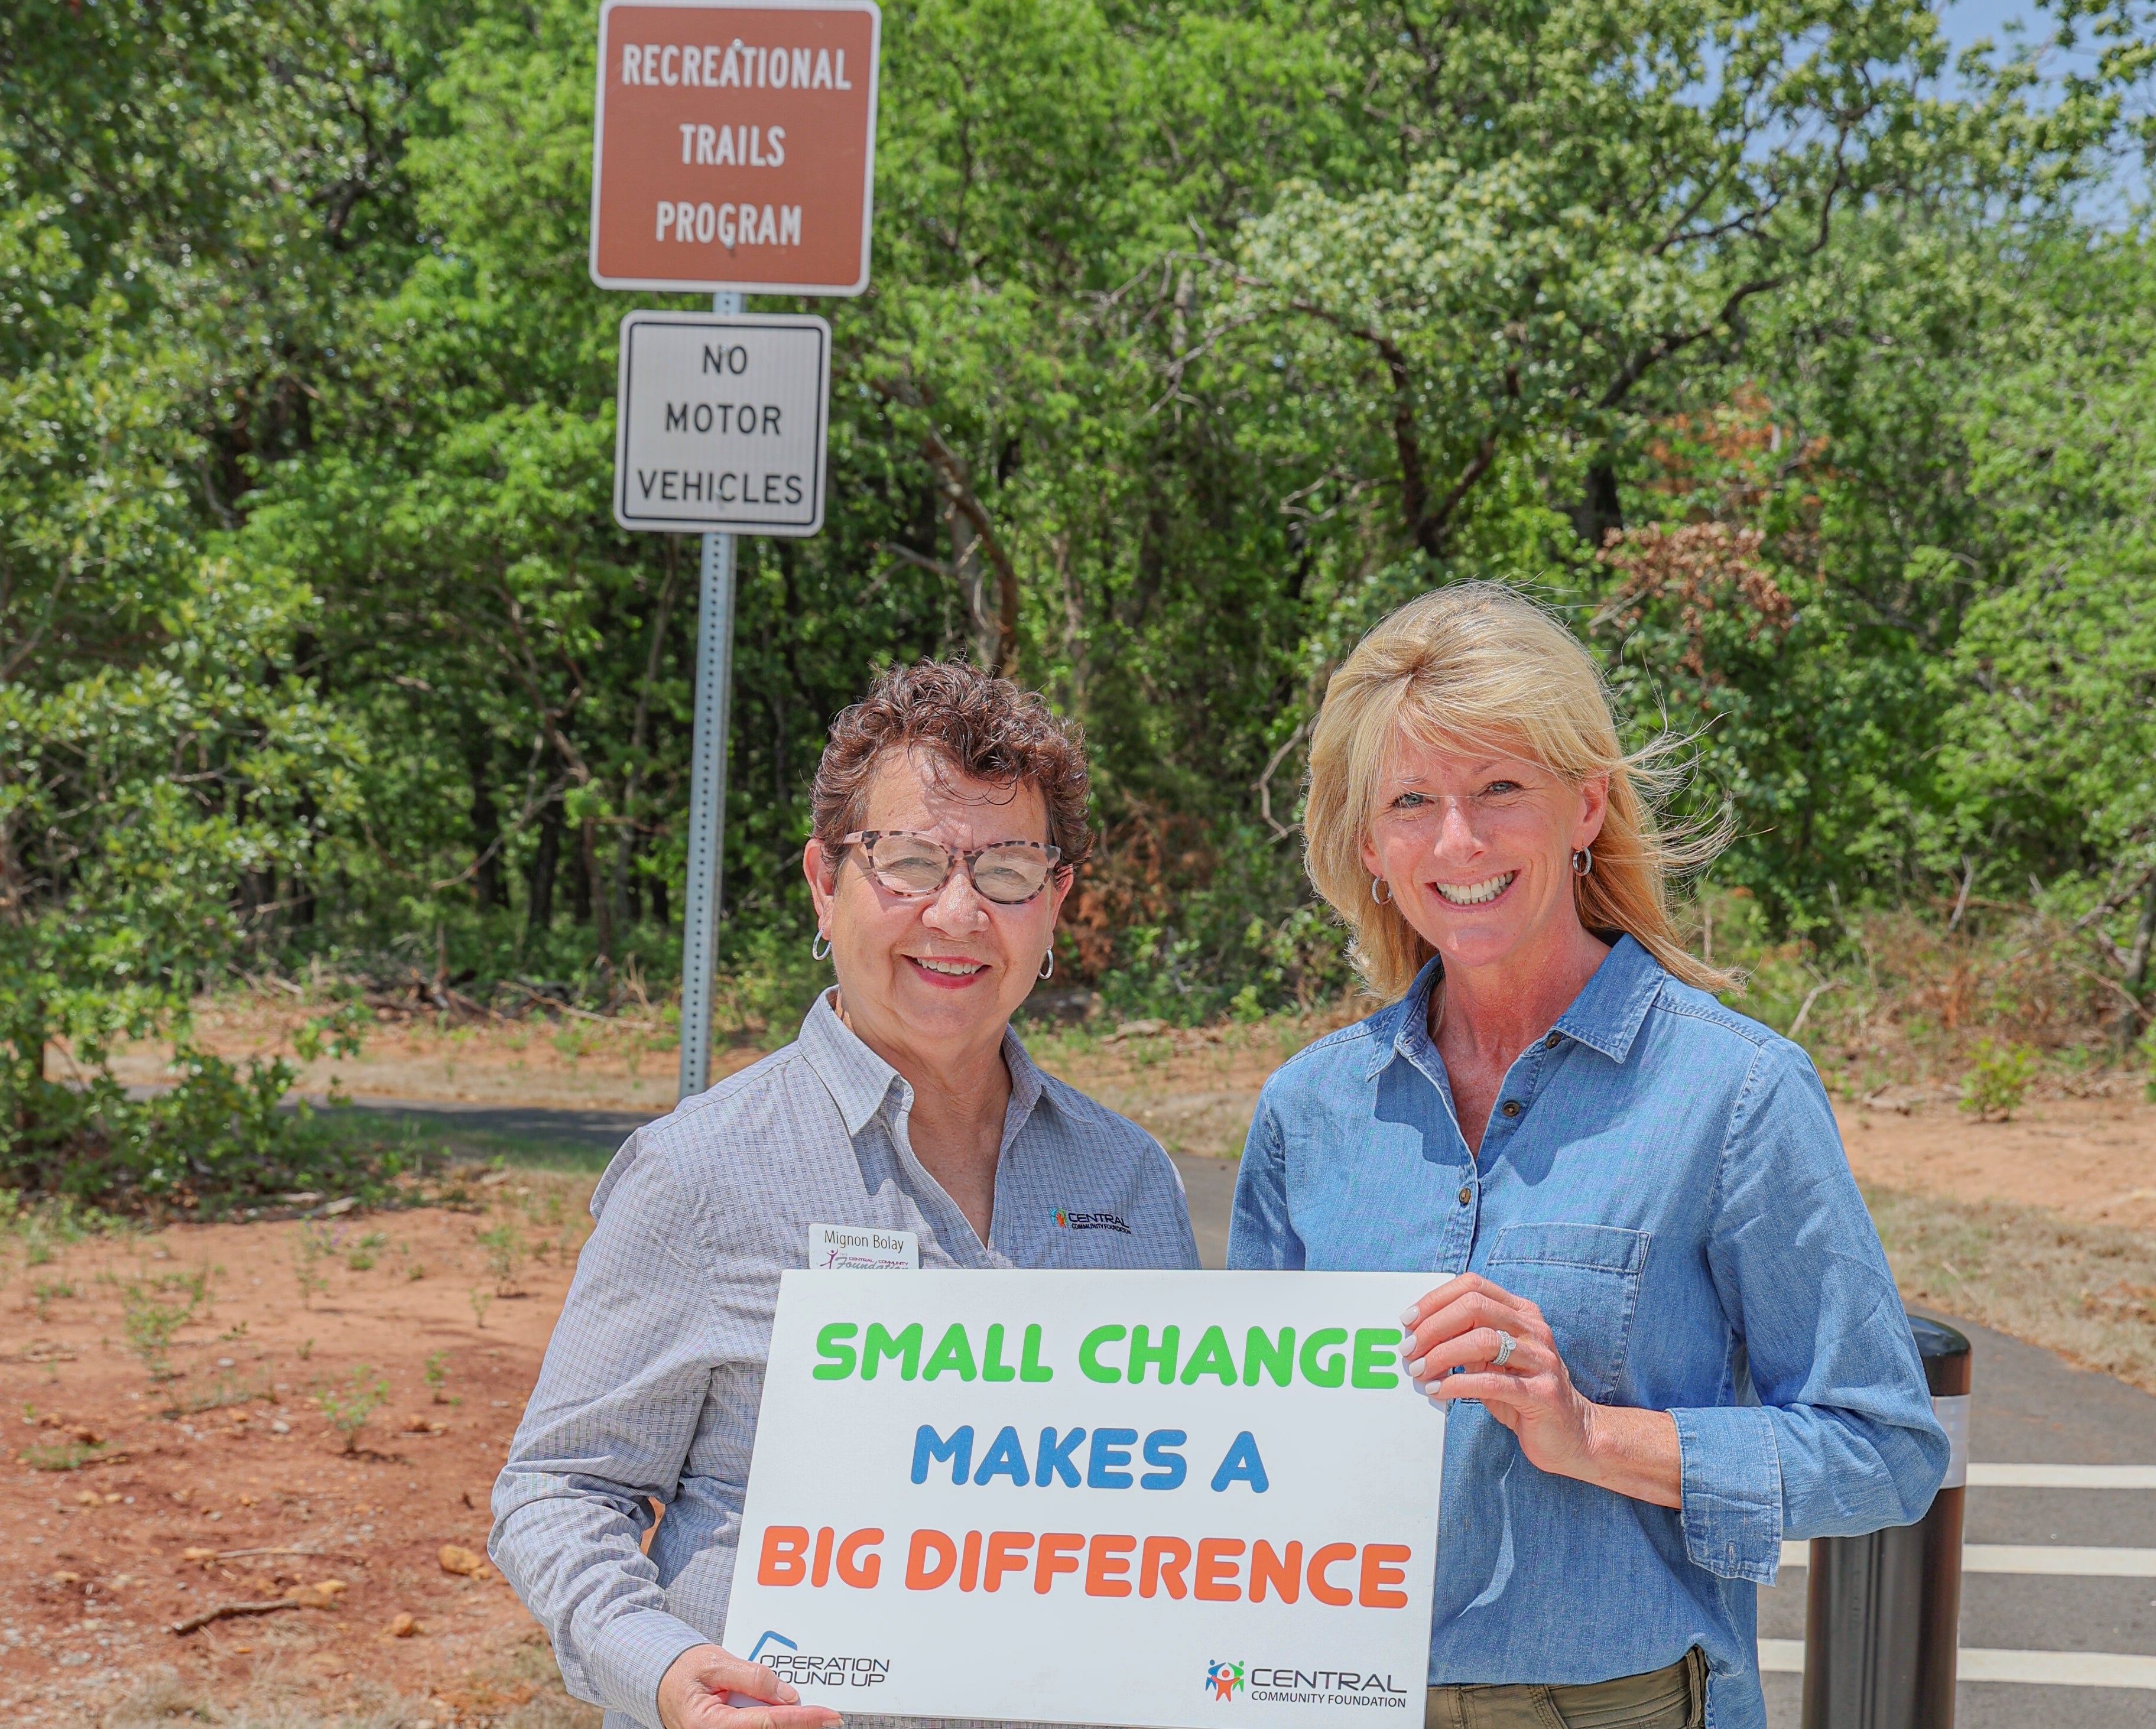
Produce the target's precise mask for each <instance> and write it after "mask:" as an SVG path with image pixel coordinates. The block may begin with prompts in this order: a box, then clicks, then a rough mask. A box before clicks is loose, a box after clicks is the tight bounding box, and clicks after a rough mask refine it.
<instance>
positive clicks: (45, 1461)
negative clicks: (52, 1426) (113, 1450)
mask: <svg viewBox="0 0 2156 1729" xmlns="http://www.w3.org/2000/svg"><path fill="white" fill-rule="evenodd" d="M109 1450H110V1444H108V1443H106V1442H104V1441H97V1442H95V1443H93V1442H88V1441H33V1442H32V1443H31V1444H30V1445H29V1446H28V1447H26V1448H24V1449H23V1453H22V1460H23V1464H25V1465H28V1466H29V1468H30V1469H31V1470H33V1471H79V1470H81V1469H82V1468H83V1467H84V1466H85V1465H95V1463H96V1462H97V1461H98V1460H100V1459H101V1458H103V1457H104V1456H105V1454H106V1452H107V1451H109Z"/></svg>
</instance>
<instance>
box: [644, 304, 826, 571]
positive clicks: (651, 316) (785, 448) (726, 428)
mask: <svg viewBox="0 0 2156 1729" xmlns="http://www.w3.org/2000/svg"><path fill="white" fill-rule="evenodd" d="M830 402H831V326H829V325H828V324H826V323H824V321H823V320H822V319H820V318H813V317H802V316H793V315H783V316H782V315H773V314H756V313H735V314H725V313H716V312H632V313H630V314H629V316H627V317H626V318H624V319H623V320H622V321H621V382H620V390H619V398H618V399H617V401H616V403H615V416H614V446H613V520H614V521H617V522H619V524H620V525H621V526H623V527H624V528H629V529H661V530H670V531H676V532H682V533H692V532H697V531H706V532H716V533H722V534H767V535H786V536H807V535H813V534H814V533H816V532H817V531H819V529H821V528H822V527H823V526H824V424H825V422H826V420H827V419H828V418H829V409H830Z"/></svg>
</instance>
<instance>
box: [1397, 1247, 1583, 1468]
mask: <svg viewBox="0 0 2156 1729" xmlns="http://www.w3.org/2000/svg"><path fill="white" fill-rule="evenodd" d="M1400 1321H1401V1324H1402V1325H1403V1326H1405V1327H1406V1328H1408V1329H1409V1337H1408V1341H1407V1343H1406V1344H1405V1345H1404V1346H1403V1347H1402V1348H1401V1352H1400V1357H1401V1360H1402V1361H1403V1362H1404V1363H1406V1365H1407V1371H1408V1373H1409V1376H1410V1377H1412V1378H1413V1379H1414V1383H1415V1385H1416V1387H1417V1388H1419V1390H1420V1391H1422V1392H1423V1393H1427V1394H1428V1395H1429V1396H1430V1398H1431V1399H1433V1400H1442V1399H1455V1398H1469V1399H1476V1400H1479V1401H1481V1404H1482V1405H1483V1407H1484V1408H1486V1410H1487V1411H1488V1412H1489V1413H1490V1414H1491V1416H1492V1417H1494V1418H1496V1419H1497V1420H1498V1421H1499V1422H1500V1423H1501V1424H1504V1425H1505V1427H1506V1428H1507V1429H1511V1430H1512V1433H1513V1434H1516V1435H1517V1436H1518V1437H1519V1438H1520V1450H1521V1451H1522V1452H1523V1453H1525V1454H1526V1455H1527V1458H1528V1459H1529V1460H1531V1461H1532V1463H1533V1464H1534V1465H1535V1466H1536V1467H1537V1469H1538V1470H1546V1471H1548V1472H1550V1473H1551V1474H1552V1475H1555V1476H1560V1477H1586V1476H1590V1475H1593V1470H1592V1464H1593V1460H1592V1455H1593V1445H1594V1412H1595V1410H1596V1408H1597V1407H1596V1406H1595V1405H1594V1403H1591V1402H1590V1401H1589V1400H1587V1399H1584V1398H1581V1397H1580V1395H1579V1393H1578V1390H1577V1389H1576V1388H1574V1387H1573V1384H1572V1375H1571V1373H1570V1372H1569V1371H1568V1370H1567V1369H1566V1367H1565V1366H1564V1359H1563V1357H1560V1356H1558V1350H1557V1341H1556V1340H1555V1339H1554V1338H1553V1337H1552V1336H1551V1333H1550V1330H1549V1323H1548V1321H1544V1320H1543V1311H1541V1310H1539V1309H1537V1307H1536V1306H1534V1305H1533V1304H1532V1303H1531V1302H1529V1301H1527V1299H1526V1298H1525V1297H1521V1296H1514V1295H1512V1292H1510V1291H1509V1290H1505V1289H1504V1288H1503V1287H1502V1286H1501V1285H1492V1284H1491V1282H1490V1281H1489V1280H1487V1279H1485V1278H1484V1277H1483V1276H1482V1275H1481V1274H1480V1273H1463V1274H1461V1275H1460V1276H1459V1277H1458V1278H1457V1279H1453V1280H1447V1281H1446V1282H1445V1284H1443V1285H1439V1286H1438V1288H1437V1289H1436V1290H1433V1291H1431V1292H1430V1295H1427V1296H1425V1297H1424V1298H1423V1300H1422V1301H1420V1302H1419V1303H1417V1304H1416V1305H1415V1306H1414V1307H1413V1308H1411V1309H1409V1311H1407V1313H1406V1314H1404V1315H1403V1316H1401V1317H1400ZM1500 1333H1504V1334H1508V1335H1510V1336H1511V1337H1512V1340H1513V1345H1512V1355H1511V1357H1509V1358H1508V1359H1507V1362H1506V1363H1505V1366H1504V1367H1502V1368H1497V1367H1494V1364H1495V1361H1496V1357H1497V1355H1498V1353H1499V1352H1500V1351H1501V1349H1502V1347H1503V1342H1502V1340H1501V1339H1500V1337H1498V1336H1499V1334H1500ZM1455 1369H1457V1370H1460V1373H1457V1374H1455V1373H1454V1372H1453V1371H1455Z"/></svg>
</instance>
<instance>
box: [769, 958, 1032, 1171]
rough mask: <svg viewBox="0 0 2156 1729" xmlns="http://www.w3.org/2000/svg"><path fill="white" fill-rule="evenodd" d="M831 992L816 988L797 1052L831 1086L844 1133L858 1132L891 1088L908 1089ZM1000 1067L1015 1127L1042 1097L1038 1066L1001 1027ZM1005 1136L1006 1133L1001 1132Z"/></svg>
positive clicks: (909, 1092)
mask: <svg viewBox="0 0 2156 1729" xmlns="http://www.w3.org/2000/svg"><path fill="white" fill-rule="evenodd" d="M833 994H834V993H832V992H829V991H819V992H818V993H816V1000H815V1001H814V1003H811V1004H810V1005H809V1007H808V1014H807V1015H806V1016H805V1017H803V1020H802V1022H801V1039H800V1044H801V1052H802V1054H803V1056H805V1057H807V1058H808V1066H809V1067H810V1068H812V1069H814V1070H815V1071H816V1074H817V1075H818V1077H819V1079H820V1080H822V1081H823V1083H824V1085H825V1086H826V1087H828V1088H829V1089H830V1093H831V1099H832V1101H833V1102H834V1104H836V1105H837V1106H838V1107H839V1116H841V1117H842V1118H844V1121H845V1125H846V1132H847V1133H848V1134H849V1135H858V1134H860V1131H862V1130H863V1129H865V1128H866V1127H867V1126H868V1125H869V1121H870V1119H871V1118H872V1117H874V1116H875V1115H876V1113H877V1112H878V1111H881V1110H882V1109H883V1108H884V1106H885V1103H887V1102H888V1101H889V1100H890V1098H891V1090H892V1089H893V1088H894V1087H896V1088H897V1089H898V1090H900V1092H901V1095H902V1096H903V1097H905V1098H906V1100H908V1101H911V1098H912V1095H913V1089H912V1088H911V1087H910V1086H908V1085H906V1077H905V1076H904V1075H901V1074H900V1073H899V1072H898V1070H896V1069H894V1068H892V1067H891V1065H890V1064H888V1063H886V1062H885V1061H884V1059H882V1058H881V1057H880V1056H878V1055H877V1054H875V1052H874V1051H872V1050H870V1049H869V1048H868V1046H867V1045H866V1044H863V1043H862V1042H861V1040H860V1037H859V1035H858V1034H855V1032H854V1031H853V1029H851V1028H850V1027H848V1026H847V1025H846V1024H845V1023H844V1021H842V1020H840V1019H839V1012H838V1010H837V1009H836V1008H833V1007H832V1005H831V998H832V996H833ZM1004 1067H1005V1068H1006V1069H1008V1070H1009V1071H1010V1079H1011V1105H1012V1107H1013V1109H1012V1111H1011V1114H1010V1115H1009V1117H1007V1119H1006V1121H1008V1122H1009V1123H1010V1124H1011V1125H1012V1126H1013V1127H1014V1128H1015V1127H1016V1126H1018V1125H1020V1124H1023V1123H1024V1121H1026V1119H1027V1118H1029V1117H1030V1116H1032V1115H1033V1109H1034V1106H1036V1105H1038V1104H1039V1102H1040V1101H1041V1099H1042V1098H1043V1097H1044V1096H1045V1092H1046V1089H1045V1087H1044V1086H1043V1085H1042V1079H1041V1073H1040V1070H1039V1069H1038V1068H1036V1067H1035V1066H1034V1061H1033V1059H1032V1058H1031V1057H1029V1056H1028V1055H1027V1054H1026V1053H1025V1046H1024V1045H1023V1044H1020V1043H1019V1036H1018V1034H1015V1033H1014V1032H1013V1031H1012V1030H1011V1029H1010V1028H1009V1026H1008V1025H1006V1026H1005V1027H1004ZM1005 1138H1006V1140H1007V1141H1008V1139H1009V1136H1008V1135H1006V1136H1005Z"/></svg>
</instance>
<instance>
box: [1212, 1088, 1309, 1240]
mask: <svg viewBox="0 0 2156 1729" xmlns="http://www.w3.org/2000/svg"><path fill="white" fill-rule="evenodd" d="M1228 1265H1229V1266H1230V1267H1231V1268H1235V1269H1237V1270H1242V1271H1246V1272H1291V1271H1297V1270H1301V1266H1302V1265H1303V1248H1302V1239H1301V1237H1299V1236H1297V1235H1296V1230H1295V1226H1294V1225H1293V1224H1292V1223H1291V1222H1290V1219H1289V1216H1288V1204H1287V1160H1286V1152H1285V1150H1284V1148H1283V1147H1282V1145H1281V1131H1280V1123H1279V1121H1278V1120H1277V1119H1276V1117H1275V1116H1274V1115H1273V1113H1272V1111H1270V1109H1269V1108H1268V1106H1267V1104H1266V1101H1265V1100H1264V1099H1263V1098H1260V1100H1259V1101H1258V1111H1257V1115H1256V1116H1255V1117H1254V1118H1252V1119H1251V1122H1250V1136H1249V1138H1248V1139H1247V1140H1246V1141H1245V1142H1244V1144H1243V1162H1242V1165H1241V1167H1240V1168H1239V1169H1238V1171H1237V1172H1236V1174H1235V1210H1234V1212H1233V1213H1231V1214H1230V1216H1229V1221H1228Z"/></svg>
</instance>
